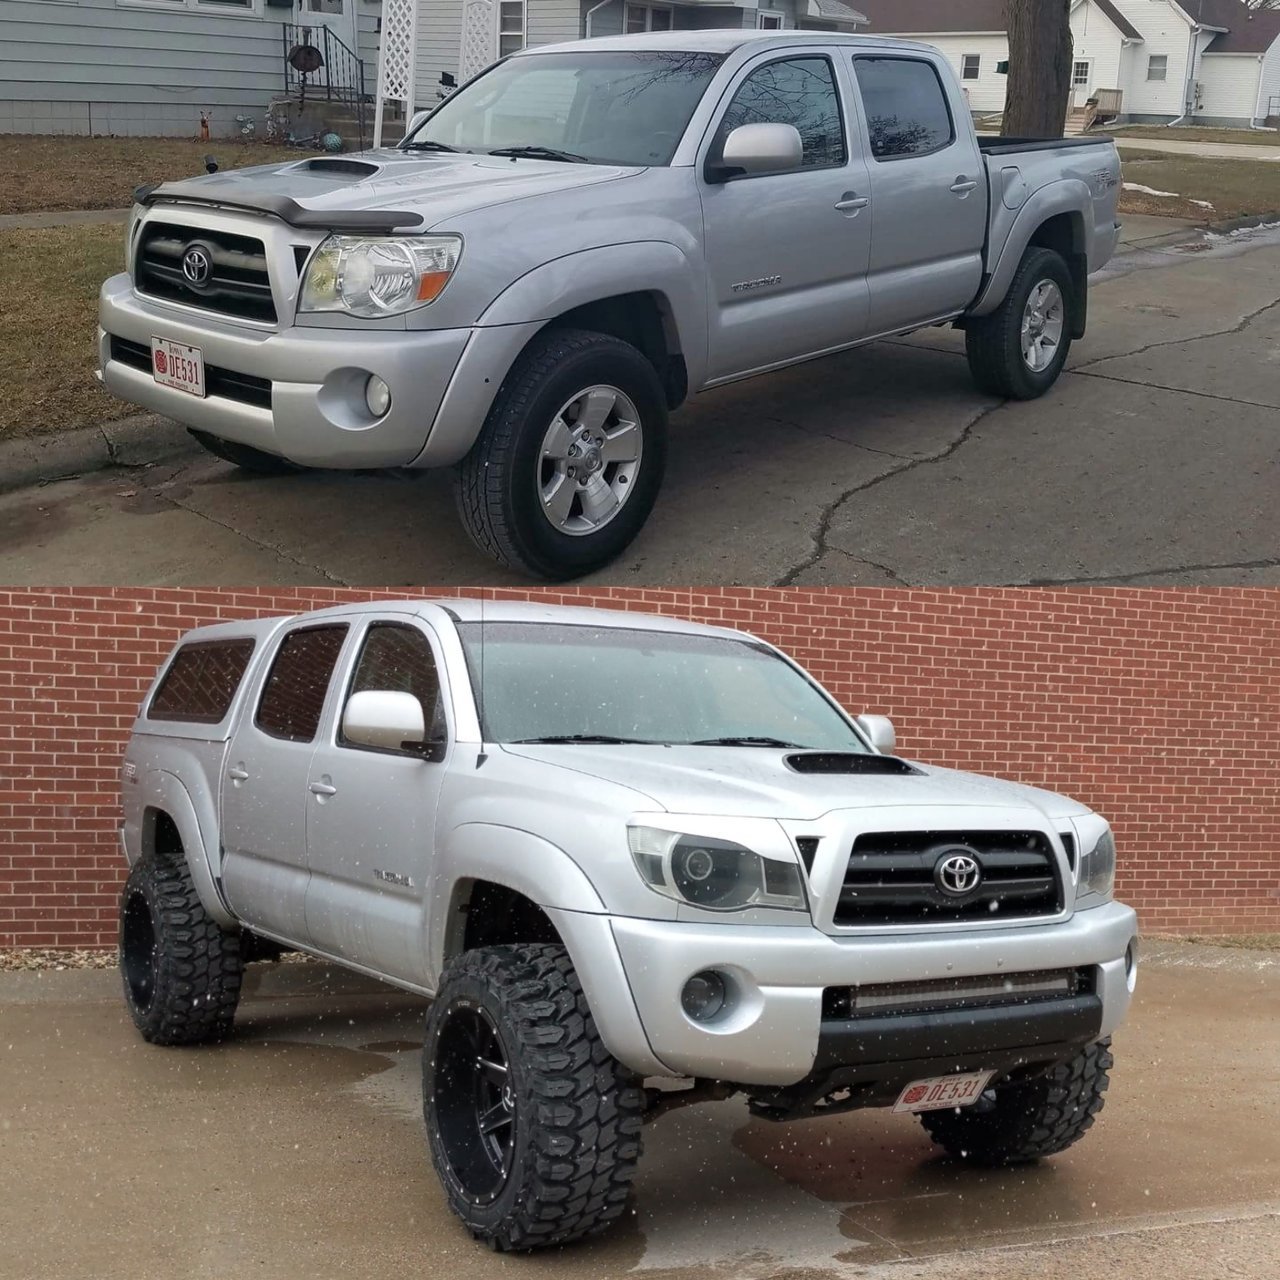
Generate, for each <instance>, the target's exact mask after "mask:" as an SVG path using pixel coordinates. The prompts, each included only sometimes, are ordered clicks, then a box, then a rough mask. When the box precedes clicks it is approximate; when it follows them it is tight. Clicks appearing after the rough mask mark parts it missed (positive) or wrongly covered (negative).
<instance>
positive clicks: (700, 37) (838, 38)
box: [512, 29, 932, 58]
mask: <svg viewBox="0 0 1280 1280" xmlns="http://www.w3.org/2000/svg"><path fill="white" fill-rule="evenodd" d="M748 44H749V45H752V46H756V47H760V48H771V47H774V46H777V47H779V48H786V47H787V46H789V45H812V44H840V45H849V46H851V47H858V46H862V47H864V48H869V49H888V48H892V49H917V50H919V49H932V46H930V45H927V44H922V43H921V42H919V41H915V40H898V39H893V38H891V37H888V36H863V35H852V34H849V33H846V32H840V31H762V30H755V29H745V30H741V31H738V30H732V29H730V30H724V29H720V30H715V31H655V32H642V33H640V34H637V35H629V36H593V37H592V38H591V39H590V40H573V41H570V42H567V43H564V44H540V45H535V46H533V48H530V49H522V50H521V51H520V52H519V53H516V54H513V55H512V57H516V58H527V57H534V56H536V55H538V54H540V53H572V52H581V51H582V50H583V49H584V48H585V49H588V50H591V51H598V52H601V53H619V52H625V51H636V52H645V51H648V52H656V51H659V50H663V49H669V50H671V51H672V52H677V53H732V52H733V51H734V50H735V49H740V48H742V47H743V45H748Z"/></svg>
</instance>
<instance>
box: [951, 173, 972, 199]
mask: <svg viewBox="0 0 1280 1280" xmlns="http://www.w3.org/2000/svg"><path fill="white" fill-rule="evenodd" d="M977 185H978V184H977V182H976V181H975V180H974V179H972V178H966V177H965V176H964V174H961V175H960V176H959V177H958V178H957V179H956V180H955V181H954V182H953V183H952V184H951V190H952V191H954V192H955V193H956V195H958V196H967V195H968V194H969V192H970V191H972V190H973V189H974V188H975V187H976V186H977Z"/></svg>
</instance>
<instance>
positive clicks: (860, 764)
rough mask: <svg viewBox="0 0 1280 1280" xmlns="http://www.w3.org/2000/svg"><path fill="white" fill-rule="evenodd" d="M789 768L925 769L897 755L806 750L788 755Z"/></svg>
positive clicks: (828, 770)
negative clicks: (900, 758)
mask: <svg viewBox="0 0 1280 1280" xmlns="http://www.w3.org/2000/svg"><path fill="white" fill-rule="evenodd" d="M786 764H787V768H788V769H792V770H794V771H795V772H796V773H828V774H830V773H859V774H880V775H881V776H883V775H885V774H899V775H900V774H904V773H905V774H916V775H918V776H921V777H923V775H924V771H923V770H922V769H917V768H916V767H915V765H912V764H908V763H907V762H906V761H905V760H899V759H898V757H897V756H872V755H863V754H860V753H858V752H853V751H806V752H805V753H804V754H803V755H791V756H787V757H786Z"/></svg>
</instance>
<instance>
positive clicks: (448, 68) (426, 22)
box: [413, 0, 536, 111]
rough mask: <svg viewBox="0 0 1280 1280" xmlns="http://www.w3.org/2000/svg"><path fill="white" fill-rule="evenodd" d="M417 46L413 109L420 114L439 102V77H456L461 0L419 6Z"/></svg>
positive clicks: (429, 1)
mask: <svg viewBox="0 0 1280 1280" xmlns="http://www.w3.org/2000/svg"><path fill="white" fill-rule="evenodd" d="M535 2H536V0H535ZM417 45H418V56H417V62H416V64H415V68H416V69H415V74H414V79H413V94H414V107H415V109H416V110H420V111H421V110H426V109H427V108H429V107H434V106H435V105H436V103H437V102H439V101H440V76H441V74H442V73H446V72H447V73H448V74H449V75H451V76H456V75H457V74H458V55H459V52H460V50H461V47H462V0H423V2H422V3H420V4H419V5H418V25H417Z"/></svg>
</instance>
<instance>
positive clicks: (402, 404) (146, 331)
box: [98, 275, 487, 468]
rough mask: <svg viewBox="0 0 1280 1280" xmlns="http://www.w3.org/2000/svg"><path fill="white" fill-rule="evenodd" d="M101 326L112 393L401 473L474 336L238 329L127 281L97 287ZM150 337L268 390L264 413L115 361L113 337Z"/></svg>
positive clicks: (215, 430)
mask: <svg viewBox="0 0 1280 1280" xmlns="http://www.w3.org/2000/svg"><path fill="white" fill-rule="evenodd" d="M98 322H99V329H98V345H99V368H100V370H101V377H102V382H103V384H104V385H105V386H106V388H107V390H108V391H110V392H111V393H112V394H113V395H116V396H119V397H120V398H121V399H122V400H127V401H129V402H130V403H132V404H137V405H141V406H143V407H144V408H146V409H150V410H153V411H154V412H156V413H161V414H164V415H165V416H166V417H168V418H173V419H174V420H175V421H177V422H181V423H183V424H184V425H185V426H188V427H194V428H196V429H197V430H200V431H207V432H209V433H210V434H211V435H215V436H220V437H222V438H223V439H226V440H234V441H237V442H239V443H241V444H247V445H251V446H252V447H253V448H255V449H262V450H264V451H265V452H267V453H273V454H277V455H279V456H280V457H284V458H288V459H290V460H291V461H293V462H297V463H301V464H303V465H305V466H314V467H338V468H358V467H395V466H408V465H410V464H411V463H413V462H414V461H415V460H416V459H418V458H419V456H420V455H421V454H422V452H423V449H424V446H425V445H426V442H427V437H428V435H429V434H430V432H431V430H432V427H433V424H434V423H435V422H436V419H437V416H438V414H439V412H440V408H441V404H442V403H443V401H444V398H445V393H446V392H447V391H448V389H449V387H450V382H451V380H452V379H453V377H454V374H455V371H456V369H457V367H458V363H459V361H460V359H461V357H462V354H463V352H464V350H465V349H466V348H467V345H468V342H469V340H470V339H471V337H472V332H473V331H472V330H470V329H406V330H399V329H354V328H344V329H336V328H308V327H303V326H293V327H286V328H283V329H274V328H267V327H265V326H262V327H259V326H249V325H243V324H233V323H229V322H227V321H224V320H221V319H219V318H218V317H217V316H216V315H211V314H205V313H200V312H196V311H194V310H193V309H190V308H185V307H177V306H173V305H167V304H165V303H163V302H160V301H157V300H152V299H149V298H146V297H144V296H140V295H138V294H137V293H135V291H134V289H133V285H132V283H131V281H130V279H129V277H128V276H127V275H117V276H112V277H111V278H110V279H109V280H107V281H106V283H105V284H103V286H102V291H101V294H100V296H99V306H98ZM153 336H154V337H163V338H169V339H171V340H172V341H174V342H180V343H185V344H188V345H190V346H193V347H198V348H199V349H200V351H201V353H202V355H203V357H204V363H205V368H206V371H208V370H210V369H212V370H220V371H225V372H227V373H231V374H234V375H240V376H244V375H247V376H248V377H249V378H253V379H264V380H266V382H268V383H269V384H270V388H269V405H266V406H264V405H263V404H260V403H252V402H249V401H246V400H245V399H243V398H237V397H236V396H235V395H234V394H231V395H228V394H210V395H208V396H206V397H205V398H204V399H200V398H198V397H196V396H192V395H188V394H187V393H186V392H184V391H178V390H176V389H174V388H172V387H164V386H161V385H160V384H159V383H158V382H156V381H155V379H154V378H153V377H152V375H151V372H150V369H148V368H139V367H136V364H135V363H128V362H126V361H125V360H124V359H117V358H113V355H112V344H111V339H112V338H113V337H114V338H120V339H124V340H126V341H127V342H129V343H134V344H137V345H138V346H141V347H144V348H146V350H147V351H149V350H150V345H151V339H152V337H153ZM370 374H376V375H377V376H378V377H379V378H381V379H382V380H383V381H384V382H385V383H386V384H387V385H388V387H390V389H391V409H390V412H388V413H387V414H386V415H385V416H383V417H381V418H374V417H373V415H371V414H370V413H369V411H368V409H367V407H366V406H365V403H364V388H365V383H366V381H367V380H368V377H369V375H370ZM207 380H209V381H210V382H211V384H213V380H212V379H207ZM226 381H227V382H230V381H231V380H226ZM229 389H230V390H232V391H233V392H234V390H235V389H234V387H231V388H229ZM486 407H487V406H486ZM480 420H481V421H482V420H483V414H481V415H480ZM479 426H480V422H478V421H477V422H475V430H477V431H478V430H479ZM468 447H469V442H468ZM463 452H465V449H463Z"/></svg>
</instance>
